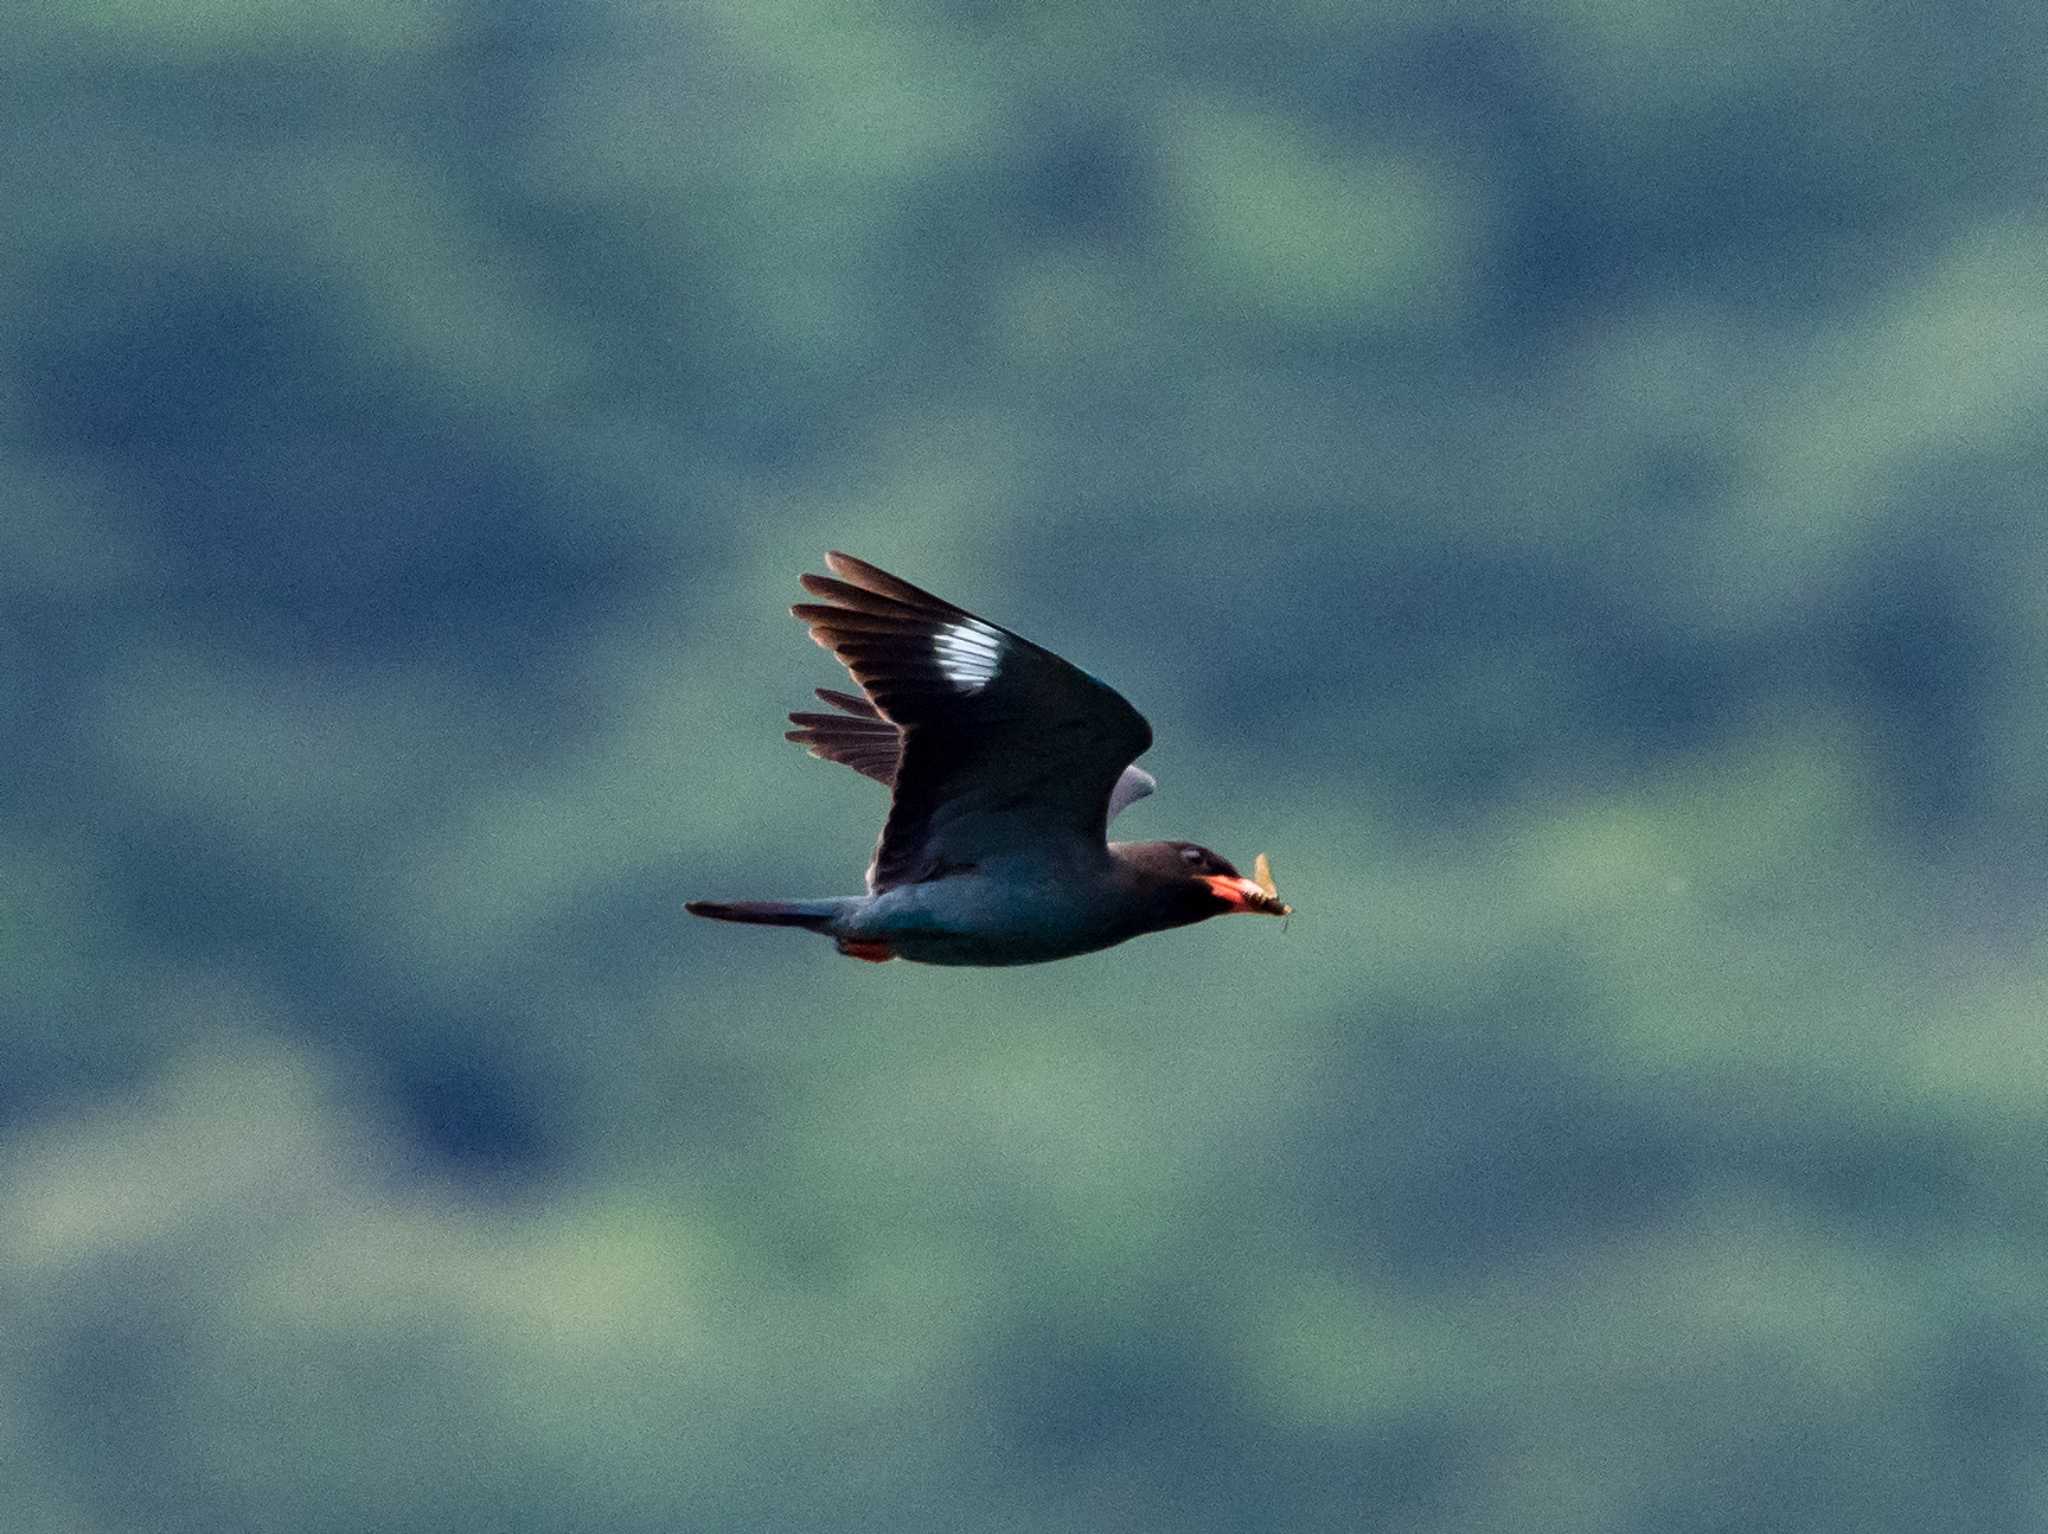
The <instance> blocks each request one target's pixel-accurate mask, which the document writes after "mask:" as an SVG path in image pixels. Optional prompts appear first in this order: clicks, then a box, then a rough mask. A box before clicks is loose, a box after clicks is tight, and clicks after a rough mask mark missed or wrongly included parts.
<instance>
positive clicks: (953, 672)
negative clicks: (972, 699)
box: [932, 618, 1003, 692]
mask: <svg viewBox="0 0 2048 1534" xmlns="http://www.w3.org/2000/svg"><path fill="white" fill-rule="evenodd" d="M932 653H933V655H934V656H935V657H936V658H937V660H938V663H939V670H940V671H942V672H944V673H945V676H946V680H947V681H949V682H951V683H953V684H954V685H955V686H957V687H959V688H960V689H961V690H962V691H963V692H980V691H981V690H982V688H984V687H986V686H988V684H989V683H990V682H993V681H994V680H995V677H996V668H997V667H998V666H999V665H1000V664H1001V663H1002V658H1003V636H1002V635H1001V634H1000V633H998V632H997V631H996V630H995V629H993V628H990V627H989V626H988V625H987V624H986V623H981V622H977V621H976V620H974V619H972V618H970V619H968V620H967V621H966V622H965V623H948V624H947V625H945V627H943V628H941V629H940V630H939V631H938V632H937V633H936V634H934V635H932Z"/></svg>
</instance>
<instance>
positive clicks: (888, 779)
mask: <svg viewBox="0 0 2048 1534" xmlns="http://www.w3.org/2000/svg"><path fill="white" fill-rule="evenodd" d="M816 691H817V694H818V701H819V702H821V703H829V704H831V705H832V707H833V708H835V709H837V710H838V712H837V713H832V714H821V713H818V712H816V711H815V710H806V709H799V710H798V711H797V712H795V713H793V714H791V715H790V716H789V722H790V723H791V724H793V725H795V726H796V728H795V729H793V730H790V731H789V732H787V734H786V735H785V736H784V739H786V740H793V741H795V742H796V743H797V744H798V745H800V746H802V747H803V748H804V749H805V750H806V751H809V752H810V753H811V755H813V756H815V757H817V758H819V759H820V760H821V761H827V762H838V763H840V764H841V765H842V766H846V767H851V768H852V769H853V770H854V771H855V772H857V773H859V774H860V775H861V776H862V777H865V778H873V779H874V780H875V781H876V782H877V783H879V784H881V785H882V787H884V788H894V787H895V786H896V763H897V761H898V760H899V759H900V758H901V756H902V754H903V731H902V730H901V729H899V728H897V726H895V725H893V724H891V723H890V722H889V721H888V720H886V719H884V718H883V717H882V715H881V713H880V711H879V710H878V709H876V707H875V706H874V704H872V703H870V702H868V700H867V699H866V698H857V697H855V696H854V695H853V694H852V693H850V692H835V691H834V690H833V689H832V688H830V687H820V688H818V689H816ZM1158 788H1159V780H1158V779H1157V778H1155V777H1153V776H1152V774H1151V773H1149V772H1147V771H1146V770H1145V769H1144V768H1142V767H1140V766H1138V765H1137V764H1136V763H1135V762H1133V763H1132V764H1131V765H1130V766H1128V767H1126V768H1124V770H1123V774H1122V776H1120V777H1119V778H1118V779H1117V780H1116V787H1115V788H1113V789H1111V790H1110V791H1109V818H1110V819H1111V820H1115V819H1116V818H1117V816H1119V815H1121V814H1122V813H1123V812H1124V811H1125V810H1127V809H1129V808H1130V807H1131V806H1132V805H1133V804H1135V803H1137V802H1138V801H1139V800H1140V799H1143V798H1144V797H1145V796H1146V795H1148V794H1151V793H1156V792H1157V791H1158Z"/></svg>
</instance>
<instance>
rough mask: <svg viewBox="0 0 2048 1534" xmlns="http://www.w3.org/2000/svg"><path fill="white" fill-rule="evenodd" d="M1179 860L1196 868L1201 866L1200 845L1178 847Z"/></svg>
mask: <svg viewBox="0 0 2048 1534" xmlns="http://www.w3.org/2000/svg"><path fill="white" fill-rule="evenodd" d="M1180 860H1181V861H1182V862H1183V863H1185V864H1187V865H1188V867H1190V868H1197V867H1199V866H1201V862H1202V849H1201V848H1200V847H1183V848H1181V849H1180Z"/></svg>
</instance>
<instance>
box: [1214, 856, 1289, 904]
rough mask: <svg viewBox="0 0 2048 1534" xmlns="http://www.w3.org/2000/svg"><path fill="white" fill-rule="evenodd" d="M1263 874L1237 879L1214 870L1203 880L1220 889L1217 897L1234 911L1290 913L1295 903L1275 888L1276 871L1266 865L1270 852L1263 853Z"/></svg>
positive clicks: (1261, 857)
mask: <svg viewBox="0 0 2048 1534" xmlns="http://www.w3.org/2000/svg"><path fill="white" fill-rule="evenodd" d="M1258 871H1259V874H1260V875H1261V877H1260V878H1258V879H1256V880H1253V879H1235V878H1231V877H1228V876H1227V875H1224V874H1211V875H1209V876H1207V877H1205V878H1204V879H1203V880H1202V882H1203V883H1204V884H1206V885H1208V886H1209V888H1210V889H1212V890H1214V891H1215V892H1216V895H1217V898H1218V899H1220V900H1222V901H1224V902H1225V903H1226V904H1227V905H1228V906H1229V907H1230V914H1233V915H1234V914H1236V913H1237V912H1239V911H1247V912H1251V913H1253V914H1255V915H1259V916H1289V915H1292V914H1293V912H1294V907H1293V906H1291V905H1289V904H1287V902H1286V901H1284V900H1282V899H1281V898H1280V896H1279V893H1278V891H1276V890H1275V889H1274V888H1273V875H1272V871H1271V870H1270V869H1269V868H1268V867H1267V866H1266V855H1265V854H1264V853H1263V852H1262V853H1260V854H1259V869H1258Z"/></svg>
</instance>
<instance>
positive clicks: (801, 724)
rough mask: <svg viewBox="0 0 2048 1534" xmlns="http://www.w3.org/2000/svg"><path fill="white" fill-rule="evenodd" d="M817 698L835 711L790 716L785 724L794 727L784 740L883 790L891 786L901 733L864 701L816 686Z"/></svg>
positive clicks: (899, 749)
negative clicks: (857, 774) (841, 767)
mask: <svg viewBox="0 0 2048 1534" xmlns="http://www.w3.org/2000/svg"><path fill="white" fill-rule="evenodd" d="M818 697H819V698H820V699H822V700H823V701H824V702H826V703H829V704H831V705H832V706H833V707H834V708H836V709H838V710H839V712H838V713H836V714H813V713H796V714H791V715H790V716H789V722H790V723H791V724H793V725H796V726H797V728H796V729H794V730H791V731H790V732H789V734H788V737H787V738H788V739H790V740H793V741H795V742H796V743H797V744H798V745H800V746H802V747H804V748H805V749H806V750H808V751H809V752H810V753H811V755H813V756H817V757H823V758H824V759H825V760H826V761H828V762H840V763H843V764H844V765H846V766H848V767H851V768H852V769H853V770H854V771H855V772H858V773H861V774H863V775H864V776H866V777H870V778H873V779H874V780H875V781H876V782H877V783H879V784H881V785H882V786H883V787H884V788H890V787H893V786H894V785H895V782H896V759H897V757H898V756H900V755H901V754H902V749H903V732H902V731H901V730H899V729H897V728H896V726H895V725H893V724H891V723H890V722H889V721H888V720H886V719H884V718H883V717H882V716H881V715H880V714H878V713H876V712H875V706H874V705H873V704H872V703H870V702H868V701H867V699H865V698H856V697H854V696H853V695H852V694H851V693H844V692H834V691H833V690H832V689H831V688H829V687H820V688H819V689H818Z"/></svg>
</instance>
